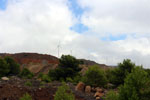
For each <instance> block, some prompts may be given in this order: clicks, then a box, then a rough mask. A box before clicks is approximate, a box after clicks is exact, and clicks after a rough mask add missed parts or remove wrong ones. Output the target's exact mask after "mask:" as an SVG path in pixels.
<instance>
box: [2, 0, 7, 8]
mask: <svg viewBox="0 0 150 100" xmlns="http://www.w3.org/2000/svg"><path fill="white" fill-rule="evenodd" d="M6 6H7V0H0V9H1V10H5V9H6Z"/></svg>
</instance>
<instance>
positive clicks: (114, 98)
mask: <svg viewBox="0 0 150 100" xmlns="http://www.w3.org/2000/svg"><path fill="white" fill-rule="evenodd" d="M104 100H119V99H118V94H117V93H115V92H114V91H113V90H111V91H109V92H108V93H107V94H106V97H105V98H104Z"/></svg>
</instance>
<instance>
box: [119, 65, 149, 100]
mask: <svg viewBox="0 0 150 100" xmlns="http://www.w3.org/2000/svg"><path fill="white" fill-rule="evenodd" d="M149 98H150V80H149V78H148V74H147V72H145V71H144V70H143V69H142V68H141V67H137V68H135V69H134V70H133V71H132V73H130V74H128V75H127V77H126V79H125V83H124V85H123V86H121V87H120V89H119V100H149Z"/></svg>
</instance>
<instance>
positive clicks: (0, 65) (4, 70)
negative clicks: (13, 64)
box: [0, 58, 10, 77]
mask: <svg viewBox="0 0 150 100" xmlns="http://www.w3.org/2000/svg"><path fill="white" fill-rule="evenodd" d="M9 71H10V69H9V64H8V63H7V62H6V61H5V60H4V59H2V58H0V77H2V76H6V75H7V74H8V73H9Z"/></svg>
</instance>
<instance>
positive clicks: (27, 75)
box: [20, 68, 34, 79]
mask: <svg viewBox="0 0 150 100" xmlns="http://www.w3.org/2000/svg"><path fill="white" fill-rule="evenodd" d="M33 76H34V74H33V73H32V72H30V71H29V70H28V69H27V68H23V70H22V72H21V73H20V77H22V78H29V79H31V78H32V77H33Z"/></svg>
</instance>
